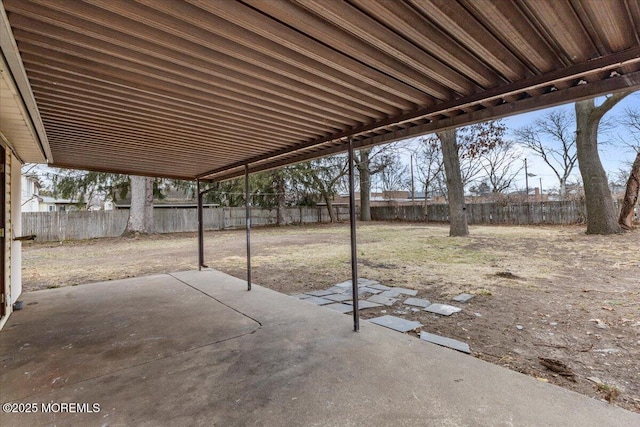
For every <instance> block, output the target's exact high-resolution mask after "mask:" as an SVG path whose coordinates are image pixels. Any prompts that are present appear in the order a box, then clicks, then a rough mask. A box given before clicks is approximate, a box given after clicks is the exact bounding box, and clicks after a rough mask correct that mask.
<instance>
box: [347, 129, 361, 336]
mask: <svg viewBox="0 0 640 427" xmlns="http://www.w3.org/2000/svg"><path fill="white" fill-rule="evenodd" d="M353 160H354V156H353V141H352V140H351V138H349V224H350V226H351V292H352V299H353V330H354V331H355V332H358V331H360V311H359V309H358V252H357V248H356V197H355V192H354V188H355V182H354V181H355V177H354V175H355V174H354V171H353V163H354V161H353Z"/></svg>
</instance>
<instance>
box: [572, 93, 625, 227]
mask: <svg viewBox="0 0 640 427" xmlns="http://www.w3.org/2000/svg"><path fill="white" fill-rule="evenodd" d="M630 93H631V92H618V93H615V94H612V95H610V96H609V97H607V98H606V99H605V101H604V102H603V103H602V104H600V105H599V106H596V104H595V99H593V98H592V99H587V100H583V101H578V102H576V103H575V110H576V149H577V150H576V151H577V156H578V166H579V168H580V174H581V175H582V181H583V184H584V194H585V200H586V205H587V206H586V207H587V234H614V233H619V232H620V231H621V227H620V225H619V224H618V221H617V220H616V210H615V207H614V205H613V199H612V197H611V190H609V180H608V179H607V174H606V172H605V170H604V168H603V167H602V162H601V161H600V155H599V154H598V126H599V124H600V121H601V119H602V117H603V116H604V115H605V114H606V113H607V112H608V111H609V110H611V109H612V108H613V107H614V106H615V105H616V104H617V103H618V102H620V101H621V100H622V99H623V98H624V97H625V96H627V95H629V94H630Z"/></svg>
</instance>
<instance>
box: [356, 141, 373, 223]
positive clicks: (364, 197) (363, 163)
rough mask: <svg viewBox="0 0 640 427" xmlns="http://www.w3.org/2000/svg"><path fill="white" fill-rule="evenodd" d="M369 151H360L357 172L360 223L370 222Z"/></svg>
mask: <svg viewBox="0 0 640 427" xmlns="http://www.w3.org/2000/svg"><path fill="white" fill-rule="evenodd" d="M370 153H371V150H366V149H363V150H360V161H359V162H358V172H359V176H360V221H371V170H370V169H369V164H370V162H369V154H370Z"/></svg>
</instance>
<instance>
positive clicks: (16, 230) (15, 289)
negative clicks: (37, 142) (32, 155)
mask: <svg viewBox="0 0 640 427" xmlns="http://www.w3.org/2000/svg"><path fill="white" fill-rule="evenodd" d="M5 148H7V147H5ZM5 164H6V165H5V171H4V174H5V188H4V191H5V195H6V196H5V204H4V206H3V208H4V209H5V215H6V216H5V217H6V227H5V239H4V244H5V259H4V265H5V277H4V286H5V295H6V297H7V301H6V305H7V311H6V316H3V317H2V318H1V319H0V329H2V327H3V326H4V325H5V323H6V322H7V319H8V318H9V315H10V314H11V312H12V311H13V303H14V302H16V300H17V299H18V298H19V297H20V294H22V243H21V242H20V241H14V240H13V238H14V237H16V236H20V235H21V233H22V231H21V230H22V217H21V213H20V205H21V202H22V198H21V187H22V185H21V176H20V166H21V165H20V162H19V161H18V159H16V158H15V156H13V154H12V153H11V150H9V149H8V148H7V149H6V159H5Z"/></svg>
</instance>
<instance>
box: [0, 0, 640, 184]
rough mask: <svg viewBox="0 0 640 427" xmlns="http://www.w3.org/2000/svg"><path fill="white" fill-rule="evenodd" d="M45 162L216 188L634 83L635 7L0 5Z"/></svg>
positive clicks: (252, 1)
mask: <svg viewBox="0 0 640 427" xmlns="http://www.w3.org/2000/svg"><path fill="white" fill-rule="evenodd" d="M1 1H2V7H3V8H4V9H5V11H6V12H7V15H8V18H9V23H10V25H11V27H12V31H13V36H14V38H15V39H16V44H17V48H18V53H19V55H20V56H21V58H22V61H23V63H24V67H25V71H26V74H27V78H28V79H29V81H30V84H31V89H32V91H33V93H34V97H35V100H36V103H37V105H38V108H39V110H40V116H41V117H42V122H43V126H44V129H45V131H46V134H47V139H48V143H49V146H50V148H51V152H52V158H53V161H54V164H55V165H57V166H64V167H73V168H81V169H91V170H97V171H114V172H121V173H131V174H140V175H150V176H162V177H176V178H182V179H195V178H202V179H215V180H221V179H229V178H232V177H235V176H239V175H242V173H243V172H244V165H246V164H249V167H250V171H251V172H257V171H261V170H267V169H270V168H274V167H279V166H283V165H286V164H290V163H293V162H300V161H304V160H308V159H311V158H315V157H320V156H325V155H329V154H333V153H338V152H340V151H344V150H345V148H346V146H347V140H348V139H351V140H352V141H353V144H354V145H355V146H356V147H365V146H369V145H374V144H381V143H385V142H389V141H395V140H398V139H401V138H407V137H412V136H417V135H421V134H424V133H428V132H433V131H436V130H440V129H445V128H449V127H455V126H460V125H464V124H469V123H474V122H477V121H480V120H487V119H491V118H496V117H500V116H507V115H512V114H517V113H519V112H524V111H530V110H535V109H539V108H544V107H547V106H551V105H557V104H559V103H563V102H570V101H572V100H575V99H581V98H585V97H589V96H596V95H602V94H606V93H610V92H613V91H621V90H630V89H637V88H638V87H640V34H639V31H640V6H639V4H638V1H637V0H607V1H602V0H521V1H516V0H502V1H494V0H396V1H393V0H389V1H375V2H374V1H369V0H345V1H341V0H291V1H271V0H241V1H232V0H227V1H211V0H184V1H183V0H135V1H134V0H84V1H80V0H77V1H62V0H60V1H58V0H56V1H52V0H1Z"/></svg>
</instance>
